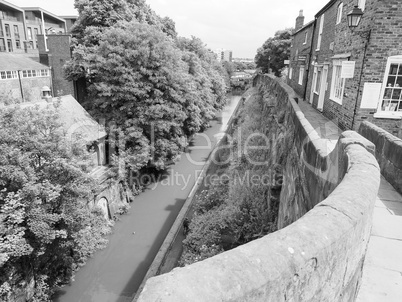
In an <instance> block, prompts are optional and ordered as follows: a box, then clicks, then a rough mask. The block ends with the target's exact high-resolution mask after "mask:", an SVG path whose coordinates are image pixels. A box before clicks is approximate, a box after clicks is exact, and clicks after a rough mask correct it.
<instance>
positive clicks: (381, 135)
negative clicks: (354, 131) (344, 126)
mask: <svg viewBox="0 0 402 302" xmlns="http://www.w3.org/2000/svg"><path fill="white" fill-rule="evenodd" d="M359 133H360V134H361V135H362V136H364V137H365V138H367V139H368V140H369V141H371V142H373V143H374V145H375V157H376V158H377V161H378V163H379V165H380V169H381V174H382V175H383V176H384V177H385V179H386V180H387V181H388V182H389V183H390V184H391V185H392V186H393V187H394V188H395V189H396V190H397V191H398V192H399V193H401V194H402V156H401V154H402V140H401V139H400V138H397V137H396V136H394V135H392V134H390V133H389V132H387V131H385V130H384V129H382V128H380V127H378V126H376V125H374V124H372V123H370V122H363V123H361V124H360V128H359Z"/></svg>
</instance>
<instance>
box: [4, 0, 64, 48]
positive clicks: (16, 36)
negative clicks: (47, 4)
mask: <svg viewBox="0 0 402 302" xmlns="http://www.w3.org/2000/svg"><path fill="white" fill-rule="evenodd" d="M65 33H66V21H65V20H64V19H62V18H60V17H58V16H56V15H54V14H52V13H50V12H48V11H46V10H44V9H41V8H39V7H25V8H21V7H18V6H15V5H14V4H12V3H9V2H7V1H4V0H0V52H12V53H20V54H24V53H25V54H32V55H37V54H38V50H37V49H38V40H37V36H38V35H40V34H42V35H45V36H46V35H48V34H65Z"/></svg>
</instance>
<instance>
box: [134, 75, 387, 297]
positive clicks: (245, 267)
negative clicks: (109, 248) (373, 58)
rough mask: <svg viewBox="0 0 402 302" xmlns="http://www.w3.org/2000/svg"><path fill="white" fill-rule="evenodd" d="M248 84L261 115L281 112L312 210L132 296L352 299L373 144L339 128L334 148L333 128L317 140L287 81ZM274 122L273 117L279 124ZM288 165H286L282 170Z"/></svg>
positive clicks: (370, 204)
mask: <svg viewBox="0 0 402 302" xmlns="http://www.w3.org/2000/svg"><path fill="white" fill-rule="evenodd" d="M255 84H256V85H257V86H258V87H259V89H260V92H261V96H262V97H263V98H264V100H265V99H266V104H267V108H271V109H269V110H270V111H269V110H268V111H267V112H270V113H271V114H272V116H275V112H274V111H272V110H275V108H276V107H277V108H281V109H280V110H282V111H281V112H279V113H281V114H282V113H283V112H286V117H285V119H286V121H287V122H286V123H285V125H284V128H287V127H288V129H291V131H293V133H294V140H293V144H294V145H293V146H291V148H292V150H295V151H294V152H296V154H299V156H300V157H299V162H298V164H300V169H301V170H302V172H303V173H304V175H306V180H307V182H306V185H307V186H308V189H309V190H310V191H311V193H310V192H309V193H308V194H307V195H306V196H307V200H306V202H307V203H309V204H312V205H313V208H312V209H311V210H310V211H308V212H307V213H306V214H305V215H304V216H302V217H301V218H299V219H298V220H297V221H295V222H293V223H291V222H292V219H290V220H289V221H288V222H286V221H285V223H284V224H285V225H287V224H288V223H290V224H288V225H287V226H286V227H284V228H283V229H281V230H279V231H277V232H275V233H272V234H269V235H267V236H265V237H263V238H261V239H258V240H255V241H253V242H250V243H248V244H246V245H243V246H240V247H238V248H235V249H233V250H230V251H228V252H225V253H222V254H220V255H217V256H215V257H212V258H210V259H207V260H205V261H202V262H199V263H195V264H193V265H190V266H187V267H184V268H179V269H174V270H173V271H172V272H170V273H168V274H165V275H161V276H158V277H154V278H151V279H149V280H148V281H147V283H146V285H145V288H144V290H143V292H142V294H141V295H140V297H139V299H138V301H141V302H144V301H174V302H180V301H183V302H184V301H186V302H187V301H194V302H196V301H275V302H276V301H278V302H279V301H353V300H354V299H355V298H356V291H357V288H358V284H359V282H360V278H361V273H362V265H363V261H364V257H365V252H366V248H367V242H368V239H369V236H370V230H371V216H372V211H373V208H374V204H375V200H376V195H377V191H378V186H379V183H380V173H379V167H378V164H377V162H376V160H375V158H374V156H373V154H372V153H374V146H373V144H372V143H371V142H369V141H368V140H366V139H364V138H363V137H361V136H360V135H358V134H357V133H355V132H352V131H346V132H344V133H342V134H341V135H340V138H339V140H338V141H337V143H336V145H335V146H333V143H334V142H335V139H336V138H335V137H334V136H335V135H338V134H337V133H332V134H333V136H332V137H331V138H330V140H332V141H328V140H326V139H323V138H322V137H320V135H319V134H318V132H317V131H316V130H315V129H314V126H312V125H311V124H310V123H309V122H308V120H307V119H306V116H307V115H308V114H306V115H305V114H303V112H302V111H301V110H300V107H299V106H298V105H297V104H296V102H295V98H296V97H297V96H296V95H295V94H294V93H293V92H292V91H291V89H290V88H289V87H288V86H287V85H285V84H282V83H278V82H276V81H275V80H273V79H272V78H270V77H267V76H260V77H259V78H257V79H256V81H255ZM273 97H275V98H273ZM278 110H279V109H278ZM264 113H265V112H264ZM281 120H282V117H281V116H279V115H278V121H281ZM285 126H287V127H285ZM324 126H325V125H324ZM324 128H325V127H324ZM335 131H336V132H337V130H336V129H335ZM319 132H320V131H319ZM320 133H321V132H320ZM331 144H332V147H328V146H329V145H331ZM332 148H333V149H332ZM331 149H332V152H330V150H331ZM292 152H293V151H292ZM329 152H330V153H329ZM292 154H293V153H292ZM290 166H291V165H290V164H287V165H286V169H289V167H290ZM294 172H298V171H293V170H291V173H288V174H287V175H288V177H290V179H288V180H287V181H286V180H285V182H284V186H285V187H288V188H287V189H285V190H284V192H285V193H286V194H287V195H286V194H285V193H284V194H285V195H284V196H293V195H294V194H291V193H292V191H294V189H293V188H292V185H293V183H294V179H291V177H293V176H297V175H300V173H299V174H298V173H296V174H295V173H294ZM306 196H305V197H306ZM320 198H321V200H320ZM323 198H325V199H324V200H322V199H323ZM320 201H321V202H320ZM281 202H282V195H281ZM284 202H286V203H287V205H286V206H285V207H284V213H287V212H292V211H293V214H294V217H296V218H298V217H297V216H298V215H299V214H300V213H299V212H298V211H297V210H294V209H291V207H290V206H291V205H292V203H291V202H288V200H287V199H286V198H284ZM317 203H318V204H317ZM295 205H296V206H298V205H299V204H298V203H297V202H296V203H295ZM306 208H307V210H309V208H308V207H306ZM290 214H292V213H290ZM303 214H304V213H303ZM289 217H290V216H289ZM285 220H286V219H285Z"/></svg>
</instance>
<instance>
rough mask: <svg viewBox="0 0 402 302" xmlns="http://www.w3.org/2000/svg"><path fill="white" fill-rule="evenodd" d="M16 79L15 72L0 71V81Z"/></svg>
mask: <svg viewBox="0 0 402 302" xmlns="http://www.w3.org/2000/svg"><path fill="white" fill-rule="evenodd" d="M7 79H18V75H17V71H0V80H7Z"/></svg>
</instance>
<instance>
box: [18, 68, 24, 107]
mask: <svg viewBox="0 0 402 302" xmlns="http://www.w3.org/2000/svg"><path fill="white" fill-rule="evenodd" d="M20 73H21V70H17V74H18V82H19V83H20V90H21V97H22V102H23V103H24V102H25V99H24V90H23V89H22V82H21V74H20Z"/></svg>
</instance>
